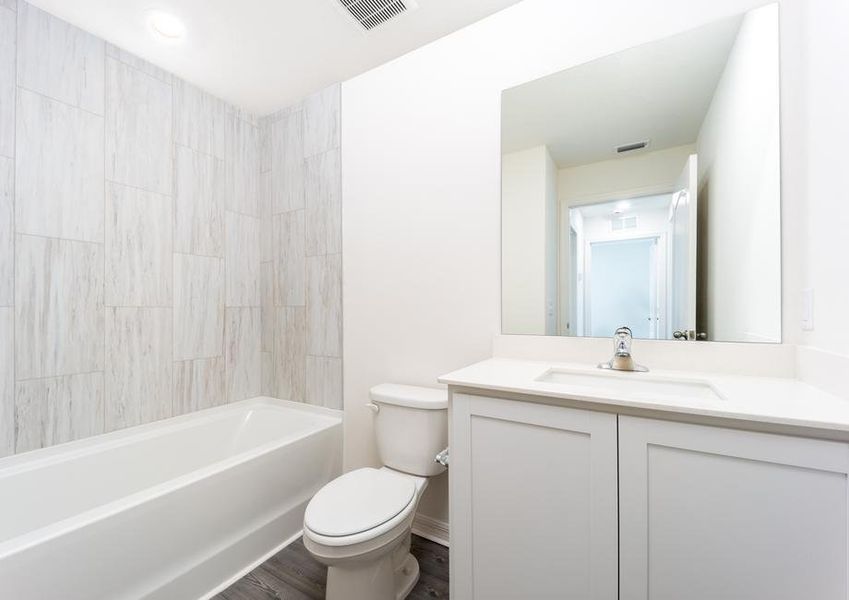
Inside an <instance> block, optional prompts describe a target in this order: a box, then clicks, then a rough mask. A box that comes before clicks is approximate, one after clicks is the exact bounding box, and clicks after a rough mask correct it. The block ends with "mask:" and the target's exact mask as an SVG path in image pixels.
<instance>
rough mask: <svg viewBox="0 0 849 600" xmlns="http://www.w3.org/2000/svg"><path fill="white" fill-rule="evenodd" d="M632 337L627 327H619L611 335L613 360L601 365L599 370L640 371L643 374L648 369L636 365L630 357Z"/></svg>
mask: <svg viewBox="0 0 849 600" xmlns="http://www.w3.org/2000/svg"><path fill="white" fill-rule="evenodd" d="M633 339H634V335H633V334H632V333H631V329H630V328H629V327H620V328H619V329H617V330H616V332H615V333H614V334H613V358H611V359H610V360H609V361H607V362H603V363H601V364H600V365H599V366H598V368H599V369H612V370H614V371H640V372H645V371H648V369H647V368H646V367H644V366H642V365H638V364H637V363H635V362H634V359H633V358H632V357H631V342H632V340H633Z"/></svg>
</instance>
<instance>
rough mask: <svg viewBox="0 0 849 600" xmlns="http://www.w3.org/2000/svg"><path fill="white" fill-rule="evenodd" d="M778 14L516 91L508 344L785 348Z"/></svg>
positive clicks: (505, 252) (714, 26) (655, 45)
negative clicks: (540, 339)
mask: <svg viewBox="0 0 849 600" xmlns="http://www.w3.org/2000/svg"><path fill="white" fill-rule="evenodd" d="M778 74H779V65H778V6H777V5H774V4H773V5H767V6H764V7H761V8H758V9H755V10H752V11H750V12H748V13H746V14H742V15H739V16H735V17H731V18H728V19H724V20H722V21H718V22H715V23H711V24H709V25H706V26H703V27H701V28H699V29H696V30H692V31H688V32H685V33H683V34H680V35H676V36H673V37H670V38H666V39H663V40H659V41H655V42H652V43H649V44H645V45H642V46H638V47H635V48H631V49H628V50H625V51H623V52H620V53H618V54H615V55H611V56H607V57H603V58H600V59H598V60H595V61H592V62H589V63H586V64H583V65H579V66H576V67H573V68H571V69H568V70H565V71H562V72H560V73H556V74H554V75H551V76H549V77H545V78H543V79H539V80H536V81H532V82H529V83H527V84H524V85H521V86H519V87H516V88H512V89H509V90H506V91H505V92H504V93H503V98H502V330H503V332H504V333H516V334H540V335H572V336H603V337H608V336H611V335H612V334H613V332H614V331H615V329H616V328H617V327H619V326H623V325H624V326H628V327H630V328H631V330H632V331H633V333H634V337H638V338H648V339H680V340H689V341H698V340H715V341H737V342H740V341H745V342H780V341H781V233H780V151H779V149H780V142H779V87H778Z"/></svg>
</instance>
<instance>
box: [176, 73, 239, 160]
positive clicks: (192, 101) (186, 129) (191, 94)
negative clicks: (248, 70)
mask: <svg viewBox="0 0 849 600" xmlns="http://www.w3.org/2000/svg"><path fill="white" fill-rule="evenodd" d="M226 116H227V112H226V105H225V104H224V101H223V100H219V99H218V98H216V97H215V96H213V95H211V94H207V93H206V92H204V91H203V90H200V89H198V88H196V87H195V86H193V85H191V84H189V83H187V82H185V81H183V80H182V79H174V141H175V142H176V143H177V144H181V145H183V146H186V147H188V148H191V149H192V150H196V151H198V152H203V153H204V154H212V155H213V156H215V157H216V158H221V159H223V158H225V154H226V152H225V149H226V129H227V128H226Z"/></svg>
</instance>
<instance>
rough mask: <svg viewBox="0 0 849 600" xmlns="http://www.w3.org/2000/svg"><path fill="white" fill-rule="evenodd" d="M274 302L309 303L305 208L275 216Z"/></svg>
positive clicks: (282, 304)
mask: <svg viewBox="0 0 849 600" xmlns="http://www.w3.org/2000/svg"><path fill="white" fill-rule="evenodd" d="M273 237H274V276H275V282H274V303H275V304H276V305H277V306H303V305H304V304H305V303H306V271H305V268H306V264H305V260H304V259H305V254H304V211H303V210H296V211H292V212H287V213H281V214H279V215H274V222H273Z"/></svg>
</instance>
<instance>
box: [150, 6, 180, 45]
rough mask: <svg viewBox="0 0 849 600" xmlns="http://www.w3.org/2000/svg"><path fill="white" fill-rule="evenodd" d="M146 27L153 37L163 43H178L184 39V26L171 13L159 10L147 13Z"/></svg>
mask: <svg viewBox="0 0 849 600" xmlns="http://www.w3.org/2000/svg"><path fill="white" fill-rule="evenodd" d="M147 25H148V27H150V31H151V33H153V35H154V37H156V38H157V39H159V40H160V41H163V42H171V43H174V42H179V41H180V40H182V39H183V38H184V37H186V26H185V25H184V24H183V22H182V21H181V20H180V19H179V18H177V17H176V16H174V15H172V14H171V13H167V12H164V11H161V10H151V11H148V14H147Z"/></svg>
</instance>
